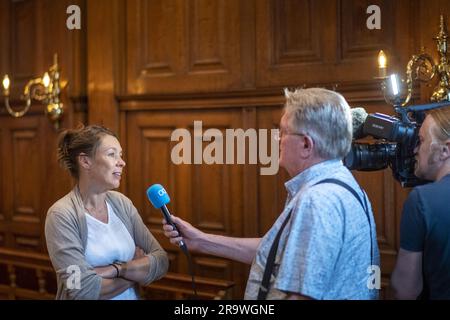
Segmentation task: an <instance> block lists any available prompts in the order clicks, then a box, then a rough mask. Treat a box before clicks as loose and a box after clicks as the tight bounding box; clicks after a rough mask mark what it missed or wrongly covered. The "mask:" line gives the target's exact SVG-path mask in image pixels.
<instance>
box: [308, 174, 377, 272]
mask: <svg viewBox="0 0 450 320" xmlns="http://www.w3.org/2000/svg"><path fill="white" fill-rule="evenodd" d="M321 183H334V184H337V185H340V186H341V187H343V188H345V189H347V190H348V191H350V192H351V193H352V194H353V196H354V197H355V198H356V199H358V202H359V203H360V204H361V207H362V208H363V210H364V213H365V214H366V218H367V222H368V223H369V234H370V265H373V243H372V224H371V223H370V215H369V208H368V206H367V200H366V196H365V192H364V190H363V189H362V188H361V192H362V194H363V199H364V204H363V201H361V198H360V197H359V195H358V193H356V191H355V189H353V188H352V187H350V186H349V185H348V184H346V183H345V182H342V181H341V180H337V179H325V180H322V181H319V182H318V183H316V184H315V185H318V184H321Z"/></svg>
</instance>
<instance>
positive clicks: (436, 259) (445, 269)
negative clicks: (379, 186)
mask: <svg viewBox="0 0 450 320" xmlns="http://www.w3.org/2000/svg"><path fill="white" fill-rule="evenodd" d="M400 247H401V248H402V249H405V250H409V251H415V252H419V251H422V252H423V274H424V280H425V283H426V285H427V287H428V294H427V295H428V296H429V298H430V299H450V175H447V176H445V177H444V178H442V179H441V180H439V181H438V182H434V183H430V184H427V185H424V186H418V187H416V188H414V189H413V190H412V191H411V193H410V194H409V196H408V199H407V200H406V202H405V204H404V206H403V214H402V220H401V225H400Z"/></svg>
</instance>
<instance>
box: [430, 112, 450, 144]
mask: <svg viewBox="0 0 450 320" xmlns="http://www.w3.org/2000/svg"><path fill="white" fill-rule="evenodd" d="M427 114H429V115H430V116H431V117H433V120H434V121H435V122H436V124H437V128H435V129H434V130H433V133H434V135H435V137H436V138H437V139H438V140H440V141H441V142H444V141H446V140H447V139H450V107H445V108H439V109H432V110H430V111H428V112H427Z"/></svg>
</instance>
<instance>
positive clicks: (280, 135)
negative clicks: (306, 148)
mask: <svg viewBox="0 0 450 320" xmlns="http://www.w3.org/2000/svg"><path fill="white" fill-rule="evenodd" d="M283 136H303V137H304V136H306V134H304V133H297V132H289V131H287V130H285V129H279V131H278V134H275V140H278V141H280V140H281V138H283Z"/></svg>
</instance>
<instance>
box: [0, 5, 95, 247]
mask: <svg viewBox="0 0 450 320" xmlns="http://www.w3.org/2000/svg"><path fill="white" fill-rule="evenodd" d="M70 4H77V5H79V6H80V7H81V9H82V13H83V10H84V9H85V1H84V0H75V1H72V0H61V1H57V2H55V1H51V0H25V1H11V0H1V1H0V20H1V23H2V24H1V26H2V30H1V31H0V44H1V46H2V51H1V53H0V72H1V76H3V74H4V73H9V75H10V78H11V86H12V88H11V89H12V90H11V91H12V98H11V100H12V107H13V108H14V109H19V108H22V107H23V104H24V103H23V102H22V101H19V99H18V97H19V94H20V93H21V92H22V90H23V87H24V84H25V83H26V82H27V81H28V80H30V79H31V78H33V77H37V76H40V75H42V74H43V72H44V70H47V68H48V67H49V66H50V65H51V64H52V62H53V54H54V53H57V54H58V56H59V64H60V67H61V76H62V80H68V82H69V85H68V87H67V88H66V89H65V90H64V91H63V93H62V96H61V99H62V102H63V104H64V106H65V114H64V118H63V121H62V123H61V127H62V128H68V127H73V126H76V125H77V124H78V121H80V122H84V121H85V112H86V80H85V76H86V72H85V69H86V60H85V58H84V55H85V52H82V51H83V50H84V51H85V47H86V46H85V39H86V38H85V35H84V34H83V33H82V32H81V31H70V30H68V29H67V27H66V19H67V16H68V15H67V13H66V8H67V6H69V5H70ZM49 17H51V18H49ZM0 128H1V129H0V154H1V159H0V178H1V180H2V181H1V182H0V193H1V196H0V215H1V217H0V234H1V238H2V239H1V240H0V246H6V247H9V248H16V249H18V250H24V251H27V252H29V251H36V252H45V251H46V245H45V238H44V232H43V230H44V223H45V215H46V212H47V209H48V208H49V207H50V206H51V204H53V203H54V202H55V201H56V200H57V199H59V198H60V197H62V196H63V195H64V194H66V193H67V192H68V191H69V190H70V188H71V185H72V181H71V179H70V177H69V175H68V173H66V172H63V170H62V169H61V168H59V165H58V163H57V161H56V140H57V136H58V133H59V132H58V131H56V130H55V129H54V128H53V126H52V124H51V123H50V122H49V121H48V119H47V117H46V115H45V114H44V107H43V106H42V105H40V104H38V103H34V104H33V105H32V106H31V108H30V110H29V112H28V113H27V114H26V115H25V116H24V117H22V118H17V119H16V118H12V117H11V116H10V115H9V114H8V113H7V112H6V110H5V108H4V107H3V100H2V102H1V106H0Z"/></svg>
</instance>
